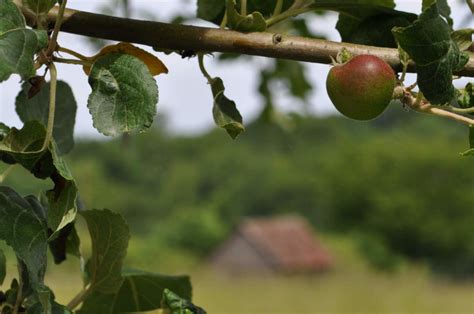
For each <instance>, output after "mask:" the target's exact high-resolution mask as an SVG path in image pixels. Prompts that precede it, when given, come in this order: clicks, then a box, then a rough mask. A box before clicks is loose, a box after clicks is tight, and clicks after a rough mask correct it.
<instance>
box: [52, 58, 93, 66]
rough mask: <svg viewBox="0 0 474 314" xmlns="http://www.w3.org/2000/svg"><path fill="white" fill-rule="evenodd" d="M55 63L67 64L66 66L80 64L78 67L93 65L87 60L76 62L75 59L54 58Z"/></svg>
mask: <svg viewBox="0 0 474 314" xmlns="http://www.w3.org/2000/svg"><path fill="white" fill-rule="evenodd" d="M53 61H55V62H58V63H65V64H78V65H91V64H92V62H90V61H86V60H75V59H64V58H58V57H53Z"/></svg>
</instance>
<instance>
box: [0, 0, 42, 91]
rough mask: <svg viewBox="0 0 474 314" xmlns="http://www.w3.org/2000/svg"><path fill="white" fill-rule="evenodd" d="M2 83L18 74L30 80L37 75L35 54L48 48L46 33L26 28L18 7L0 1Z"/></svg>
mask: <svg viewBox="0 0 474 314" xmlns="http://www.w3.org/2000/svg"><path fill="white" fill-rule="evenodd" d="M0 12H2V17H1V18H0V82H2V81H5V80H7V79H8V78H9V77H10V75H12V74H14V73H16V74H19V75H20V76H21V78H22V79H28V78H30V77H31V76H33V75H34V73H35V68H34V54H35V53H36V52H38V51H39V50H41V49H42V48H44V47H46V44H47V40H48V39H47V38H48V35H47V34H46V32H45V31H34V30H31V29H27V28H26V22H25V19H24V17H23V15H22V14H21V12H20V10H19V9H18V7H17V6H16V5H15V4H14V3H13V2H12V1H11V0H2V1H0Z"/></svg>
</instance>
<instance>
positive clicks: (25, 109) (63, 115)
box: [15, 81, 77, 155]
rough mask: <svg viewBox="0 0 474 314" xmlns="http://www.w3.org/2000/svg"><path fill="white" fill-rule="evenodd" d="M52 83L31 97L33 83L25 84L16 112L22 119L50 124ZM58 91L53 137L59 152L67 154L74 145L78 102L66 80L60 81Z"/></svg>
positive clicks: (17, 101)
mask: <svg viewBox="0 0 474 314" xmlns="http://www.w3.org/2000/svg"><path fill="white" fill-rule="evenodd" d="M50 85H51V84H50V83H47V84H46V85H44V86H43V88H41V90H40V92H39V93H38V94H37V95H36V96H34V97H33V98H31V99H29V97H28V92H29V90H30V88H31V87H32V85H31V84H30V83H28V82H25V83H24V84H23V87H22V90H21V92H20V93H19V94H18V96H17V97H16V102H15V106H16V112H17V113H18V116H19V117H20V119H21V121H23V122H27V121H34V120H36V121H39V122H41V123H42V124H43V125H44V126H45V127H46V126H47V125H48V112H49V92H50ZM56 90H57V92H56V111H55V119H54V129H53V137H54V140H55V142H56V144H57V146H58V150H59V154H60V155H63V154H67V153H68V152H70V151H71V150H72V148H73V147H74V124H75V121H76V111H77V104H76V100H75V98H74V94H73V92H72V90H71V87H69V85H68V84H67V83H66V82H63V81H58V84H57V89H56Z"/></svg>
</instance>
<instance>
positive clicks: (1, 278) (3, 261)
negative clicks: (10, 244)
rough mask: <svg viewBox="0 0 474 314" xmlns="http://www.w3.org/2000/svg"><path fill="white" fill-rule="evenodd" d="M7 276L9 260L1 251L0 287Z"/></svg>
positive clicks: (0, 250)
mask: <svg viewBox="0 0 474 314" xmlns="http://www.w3.org/2000/svg"><path fill="white" fill-rule="evenodd" d="M6 276H7V258H6V257H5V253H3V250H2V249H0V286H1V285H3V281H4V280H5V277H6Z"/></svg>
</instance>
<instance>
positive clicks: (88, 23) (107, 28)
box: [16, 1, 474, 77]
mask: <svg viewBox="0 0 474 314" xmlns="http://www.w3.org/2000/svg"><path fill="white" fill-rule="evenodd" d="M16 2H17V4H18V2H20V1H16ZM19 6H20V8H22V6H21V5H19ZM22 10H23V13H24V15H25V17H26V18H27V21H28V22H29V23H30V24H32V23H34V20H33V17H32V16H31V14H30V13H29V12H28V11H27V10H25V9H24V8H22ZM57 14H58V12H57V9H53V10H52V11H51V12H50V13H49V15H48V20H49V22H50V23H54V21H55V20H56V17H57ZM61 31H64V32H68V33H72V34H78V35H84V36H89V37H95V38H102V39H109V40H115V41H125V42H130V43H136V44H143V45H147V46H151V47H153V48H155V49H158V50H187V51H194V52H231V53H239V54H246V55H254V56H264V57H270V58H280V59H289V60H297V61H304V62H313V63H325V64H329V63H331V57H333V58H335V57H336V55H337V53H338V52H339V51H340V50H341V49H342V48H346V49H347V50H349V51H350V52H351V53H352V54H354V55H360V54H371V55H375V56H378V57H379V58H381V59H383V60H385V61H386V62H387V63H388V64H390V65H391V66H392V67H393V68H394V69H395V70H396V71H401V70H402V65H401V63H400V60H399V55H398V50H397V49H391V48H381V47H373V46H364V45H355V44H349V43H339V42H332V41H327V40H320V39H310V38H303V37H295V36H286V35H283V34H274V33H248V34H245V33H240V32H235V31H231V30H223V29H217V28H207V27H197V26H188V25H173V24H167V23H160V22H151V21H141V20H134V19H126V18H118V17H112V16H107V15H101V14H95V13H88V12H83V11H76V10H71V9H67V10H66V12H65V14H64V18H63V23H62V26H61ZM408 71H409V72H414V71H415V67H414V65H413V64H410V65H409V66H408ZM456 75H459V76H469V77H474V54H473V53H471V56H470V59H469V62H468V64H467V65H466V67H465V68H464V69H463V70H461V71H459V72H457V73H456Z"/></svg>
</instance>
